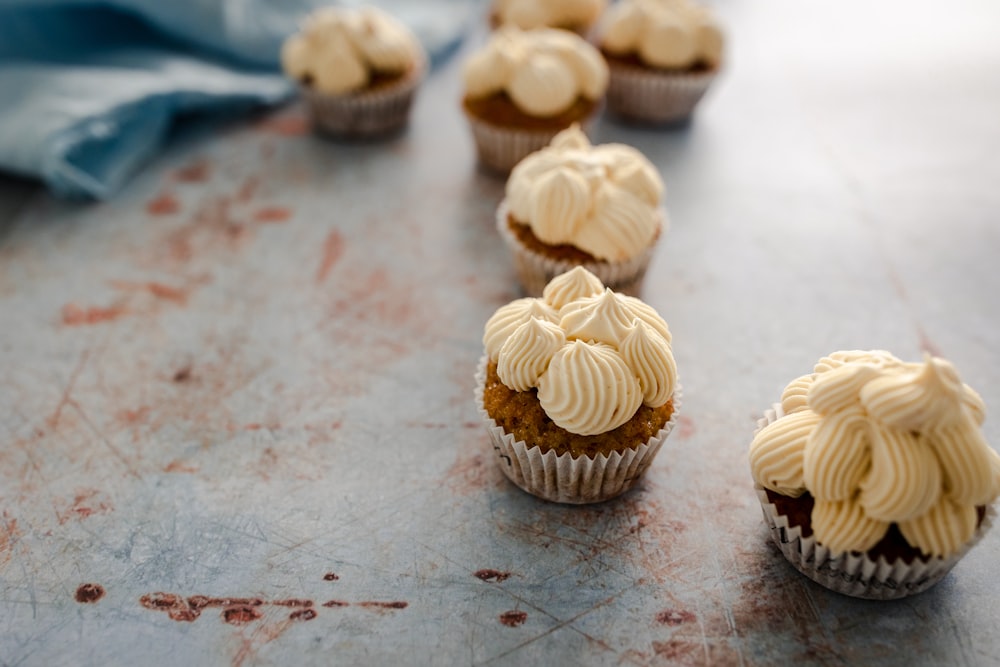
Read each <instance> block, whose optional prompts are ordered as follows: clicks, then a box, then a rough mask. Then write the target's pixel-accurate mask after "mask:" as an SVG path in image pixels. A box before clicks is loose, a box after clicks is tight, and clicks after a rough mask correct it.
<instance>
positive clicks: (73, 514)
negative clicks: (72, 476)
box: [56, 489, 114, 526]
mask: <svg viewBox="0 0 1000 667" xmlns="http://www.w3.org/2000/svg"><path fill="white" fill-rule="evenodd" d="M100 494H101V492H100V491H98V490H97V489H83V490H81V491H78V492H77V493H76V495H75V496H74V497H73V502H72V503H70V505H69V507H67V508H65V509H63V510H60V511H57V512H56V520H57V521H58V522H59V525H60V526H61V525H63V524H65V523H66V522H67V521H69V520H70V519H86V518H87V517H89V516H92V515H94V514H107V513H108V512H111V511H112V510H114V508H113V507H112V506H111V503H110V502H108V501H106V500H102V499H101V498H99V495H100Z"/></svg>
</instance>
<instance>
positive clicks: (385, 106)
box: [302, 54, 427, 138]
mask: <svg viewBox="0 0 1000 667" xmlns="http://www.w3.org/2000/svg"><path fill="white" fill-rule="evenodd" d="M426 70H427V60H426V58H425V57H424V56H423V55H422V54H421V56H420V57H419V58H418V59H417V61H416V62H415V63H414V65H413V67H411V68H410V71H409V72H407V73H406V75H405V76H403V78H402V79H400V80H399V81H395V82H393V83H391V84H388V85H386V86H384V87H380V88H376V89H374V90H366V91H362V92H358V93H347V94H344V95H329V94H325V93H322V92H319V91H317V90H314V89H312V88H310V87H308V86H306V87H303V88H302V94H303V96H304V97H305V99H306V102H307V106H308V109H309V113H310V115H311V117H312V122H313V126H314V127H315V128H316V130H318V131H319V132H321V133H326V134H332V135H336V136H342V137H358V138H368V137H376V136H379V135H383V134H388V133H391V132H394V131H396V130H398V129H401V128H402V127H404V126H405V125H406V123H407V121H408V120H409V117H410V108H411V107H412V106H413V99H414V98H415V97H416V92H417V88H418V87H419V86H420V83H421V81H423V78H424V74H425V73H426Z"/></svg>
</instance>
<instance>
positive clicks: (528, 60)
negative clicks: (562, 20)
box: [462, 27, 608, 173]
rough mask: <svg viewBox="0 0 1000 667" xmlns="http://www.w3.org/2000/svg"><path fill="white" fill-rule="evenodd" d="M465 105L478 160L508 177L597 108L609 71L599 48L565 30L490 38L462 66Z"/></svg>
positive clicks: (500, 33)
mask: <svg viewBox="0 0 1000 667" xmlns="http://www.w3.org/2000/svg"><path fill="white" fill-rule="evenodd" d="M463 74H464V78H465V96H464V98H463V100H462V105H463V107H464V109H465V115H466V117H467V118H468V120H469V124H470V126H471V128H472V135H473V138H474V139H475V142H476V148H477V151H478V154H479V159H480V161H482V162H483V163H484V164H486V165H488V166H490V167H492V168H494V169H496V170H498V171H501V172H504V173H506V172H508V171H510V169H511V168H512V167H513V166H514V165H515V164H517V163H518V161H520V160H521V158H523V157H524V156H525V155H527V154H529V153H531V152H533V151H536V150H538V149H539V148H542V147H543V146H545V145H546V144H548V143H549V141H550V140H551V139H552V137H553V136H555V135H556V134H557V133H558V132H559V131H560V130H564V129H566V128H567V127H569V126H570V125H572V124H573V123H586V122H587V121H588V120H590V119H591V118H592V117H594V115H595V114H596V113H597V112H598V111H599V110H600V108H601V103H602V101H603V99H604V92H605V90H606V89H607V85H608V66H607V64H606V63H605V62H604V58H602V57H601V54H600V53H598V52H597V50H596V49H595V48H594V47H593V46H591V45H590V44H588V43H587V42H586V41H584V40H583V39H582V38H580V37H579V36H577V35H574V34H573V33H570V32H566V31H565V30H556V29H545V28H543V29H538V30H528V31H522V30H519V29H517V28H512V27H507V28H503V29H501V30H498V31H497V32H495V33H493V35H492V37H491V38H490V41H489V43H488V44H487V45H486V46H485V47H484V48H483V49H482V50H481V51H479V52H477V53H474V54H473V55H472V56H471V57H470V58H469V59H468V60H467V61H466V62H465V68H464V72H463Z"/></svg>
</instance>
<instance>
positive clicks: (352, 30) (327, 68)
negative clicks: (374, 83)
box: [281, 7, 424, 95]
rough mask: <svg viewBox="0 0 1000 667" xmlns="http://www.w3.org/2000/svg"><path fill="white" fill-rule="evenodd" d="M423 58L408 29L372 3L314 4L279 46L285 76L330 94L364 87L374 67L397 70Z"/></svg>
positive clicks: (395, 72) (416, 62) (391, 72)
mask: <svg viewBox="0 0 1000 667" xmlns="http://www.w3.org/2000/svg"><path fill="white" fill-rule="evenodd" d="M423 58H424V56H423V49H422V47H421V46H420V44H419V43H418V42H417V40H416V38H415V37H414V36H413V34H412V33H411V32H410V31H409V29H407V28H406V26H404V25H403V24H402V23H400V22H399V21H397V20H396V19H395V18H393V17H392V16H390V15H389V14H387V13H385V12H383V11H382V10H379V9H376V8H374V7H364V8H361V9H348V8H340V7H326V8H323V9H318V10H316V11H315V12H313V13H312V14H310V15H309V16H308V17H306V19H305V21H304V22H303V24H302V28H301V30H300V31H299V32H298V33H297V34H294V35H292V36H290V37H289V38H288V39H287V40H286V41H285V43H284V45H283V46H282V50H281V63H282V66H283V68H284V70H285V72H286V73H287V74H288V75H289V76H290V77H292V78H294V79H296V80H298V81H302V82H308V83H309V85H312V86H313V87H314V88H315V89H316V90H318V91H320V92H323V93H329V94H333V95H337V94H344V93H350V92H354V91H357V90H360V89H362V88H364V87H365V86H367V85H368V82H369V81H370V79H371V75H372V74H373V73H374V72H381V73H385V74H401V73H403V72H405V71H406V70H408V69H410V68H411V67H414V66H416V65H417V64H418V63H419V62H420V61H421V60H423Z"/></svg>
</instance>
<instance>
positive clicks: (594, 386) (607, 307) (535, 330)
mask: <svg viewBox="0 0 1000 667" xmlns="http://www.w3.org/2000/svg"><path fill="white" fill-rule="evenodd" d="M483 345H484V347H485V348H486V353H487V354H488V355H489V357H490V358H491V359H492V360H494V361H496V362H497V374H498V375H499V377H500V381H501V382H503V383H504V384H505V385H506V386H508V387H510V388H511V389H513V390H514V391H528V390H530V389H532V388H537V389H538V401H539V403H540V404H541V406H542V409H543V410H545V413H546V414H547V415H548V416H549V418H551V419H552V421H553V422H554V423H555V424H557V425H558V426H560V427H561V428H564V429H566V430H567V431H570V432H571V433H576V434H579V435H596V434H599V433H605V432H607V431H610V430H613V429H615V428H617V427H618V426H621V425H622V424H624V423H625V422H627V421H628V420H629V419H631V418H632V416H633V415H634V414H635V412H636V410H638V409H639V406H640V405H643V404H645V405H648V406H650V407H653V408H656V407H659V406H661V405H664V404H665V403H666V402H667V401H669V400H670V399H671V397H672V396H673V394H674V390H675V388H676V385H677V368H676V364H675V362H674V357H673V353H672V351H671V348H670V331H669V329H668V327H667V323H666V322H664V321H663V318H661V317H660V316H659V315H658V314H657V313H656V311H655V310H654V309H653V308H652V307H650V306H648V305H647V304H645V303H643V302H641V301H639V300H638V299H636V298H635V297H628V296H625V295H621V294H616V293H615V292H613V291H611V290H610V289H606V288H605V287H604V285H602V284H601V281H600V280H599V279H598V278H597V277H596V276H594V275H593V274H592V273H590V272H589V271H587V270H586V269H584V268H583V267H577V268H575V269H573V270H572V271H568V272H566V273H564V274H562V275H560V276H557V277H555V278H553V279H552V281H551V282H550V283H549V284H548V285H547V286H546V287H545V290H544V291H543V295H542V297H541V298H540V299H532V298H526V299H518V300H516V301H512V302H511V303H509V304H507V305H505V306H503V307H501V308H499V309H498V310H497V311H496V312H495V313H494V314H493V316H492V317H490V319H489V320H488V321H487V323H486V327H485V332H484V335H483Z"/></svg>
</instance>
